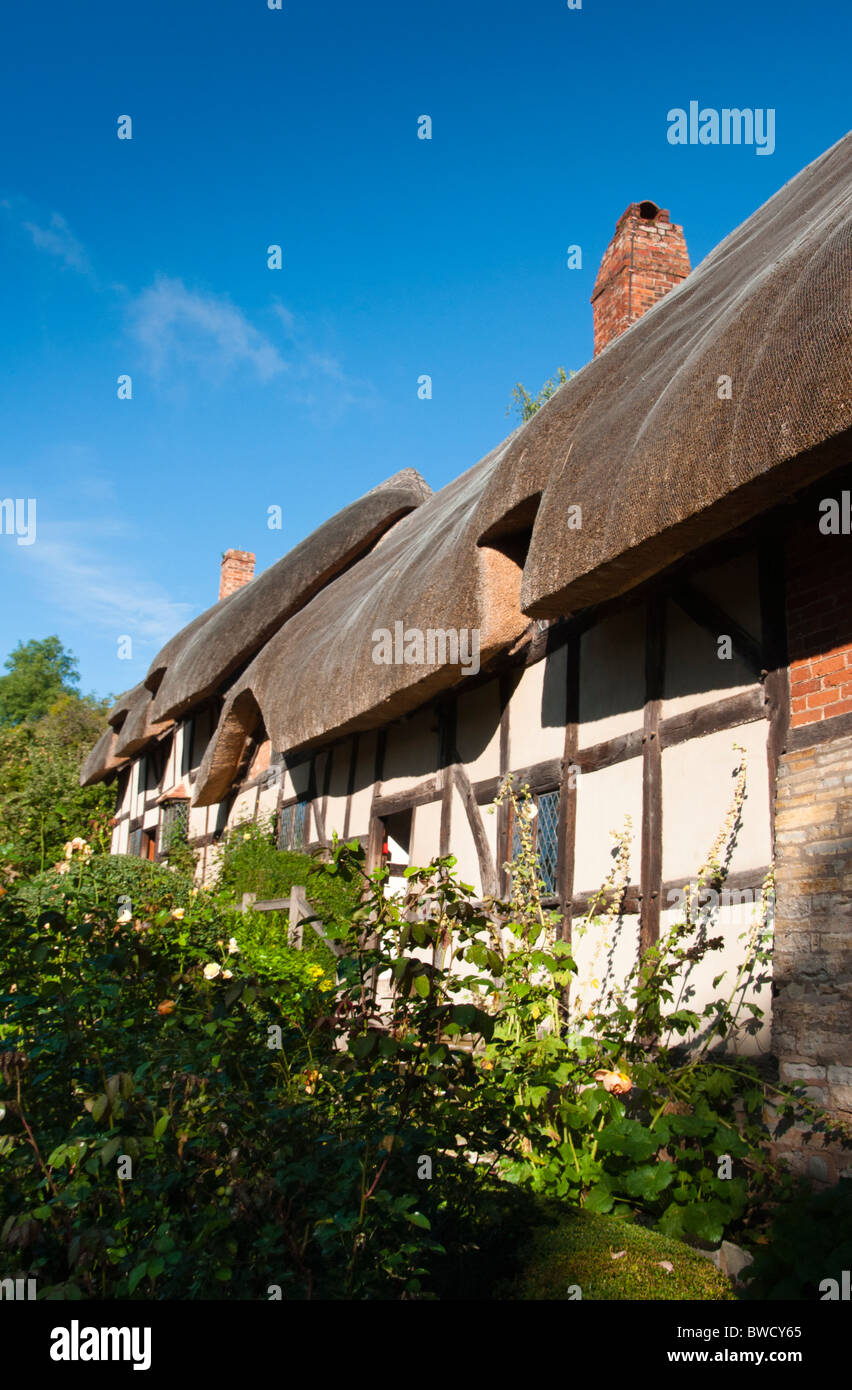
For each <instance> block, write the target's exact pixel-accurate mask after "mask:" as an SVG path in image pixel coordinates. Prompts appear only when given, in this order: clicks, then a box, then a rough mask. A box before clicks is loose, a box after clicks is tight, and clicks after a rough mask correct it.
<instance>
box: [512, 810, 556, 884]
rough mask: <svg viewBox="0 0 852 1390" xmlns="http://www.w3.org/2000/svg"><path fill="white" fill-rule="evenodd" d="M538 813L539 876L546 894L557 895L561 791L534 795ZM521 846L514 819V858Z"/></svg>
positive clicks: (535, 830)
mask: <svg viewBox="0 0 852 1390" xmlns="http://www.w3.org/2000/svg"><path fill="white" fill-rule="evenodd" d="M533 801H534V802H535V805H536V809H537V811H538V815H537V816H536V817H535V820H534V822H533V833H534V836H535V848H536V855H537V858H538V876H539V878H540V879H541V881H542V883H543V884H544V896H545V897H546V898H553V897H555V896H556V869H557V863H558V858H559V792H558V790H557V791H552V792H540V793H539V795H538V796H534V797H533ZM520 847H521V837H520V834H519V832H518V826H517V822H516V821H515V820H514V818H513V820H512V849H511V858H512V859H514V857H515V855H516V854H517V853H518V851H519V849H520Z"/></svg>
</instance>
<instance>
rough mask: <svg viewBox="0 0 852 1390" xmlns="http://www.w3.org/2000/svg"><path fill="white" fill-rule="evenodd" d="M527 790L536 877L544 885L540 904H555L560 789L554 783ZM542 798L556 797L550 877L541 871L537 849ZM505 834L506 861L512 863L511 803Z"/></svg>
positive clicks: (512, 822) (513, 814) (558, 859)
mask: <svg viewBox="0 0 852 1390" xmlns="http://www.w3.org/2000/svg"><path fill="white" fill-rule="evenodd" d="M528 790H529V793H530V796H531V797H532V799H533V803H534V804H535V808H536V816H535V822H534V831H535V837H534V844H535V851H536V865H537V868H538V876H539V880H540V881H541V883H542V884H543V885H544V891H543V892H542V902H543V903H548V904H549V903H556V902H557V901H558V898H559V868H560V854H559V816H560V811H561V806H562V788H561V787H560V786H559V784H558V783H556V784H554V785H553V786H542V787H535V788H533V787H529V788H528ZM544 796H555V797H556V816H555V823H554V831H553V835H554V841H555V843H554V847H553V871H552V874H551V875H548V874H546V873H544V872H543V871H542V863H541V850H540V848H539V829H540V826H541V806H540V804H539V803H540V800H541V798H542V797H544ZM507 833H508V845H507V853H506V860H507V862H508V863H511V862H512V859H513V858H514V850H515V808H514V806H513V805H512V803H511V802H510V803H509V817H508V827H507ZM551 881H552V888H551V886H550V885H551Z"/></svg>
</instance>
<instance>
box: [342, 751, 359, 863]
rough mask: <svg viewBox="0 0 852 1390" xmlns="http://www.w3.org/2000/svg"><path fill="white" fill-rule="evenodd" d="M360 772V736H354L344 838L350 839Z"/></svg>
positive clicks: (350, 756)
mask: <svg viewBox="0 0 852 1390" xmlns="http://www.w3.org/2000/svg"><path fill="white" fill-rule="evenodd" d="M357 772H358V735H357V734H353V736H352V742H351V744H350V745H349V776H348V778H347V780H346V811H345V814H344V817H343V838H344V840H348V839H349V825H350V822H351V820H352V794H353V792H354V791H355V778H356V775H357Z"/></svg>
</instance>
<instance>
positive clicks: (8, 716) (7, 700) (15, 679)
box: [0, 636, 79, 725]
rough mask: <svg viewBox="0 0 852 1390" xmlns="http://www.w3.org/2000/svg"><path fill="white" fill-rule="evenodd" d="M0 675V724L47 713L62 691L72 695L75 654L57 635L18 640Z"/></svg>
mask: <svg viewBox="0 0 852 1390" xmlns="http://www.w3.org/2000/svg"><path fill="white" fill-rule="evenodd" d="M4 664H5V667H6V670H7V671H8V672H9V674H8V676H0V725H10V724H12V725H14V724H22V723H23V722H24V720H36V719H41V718H43V716H44V715H46V714H47V712H48V710H49V709H50V707H51V705H54V704H55V703H56V701H57V700H58V699H59V698H60V696H62V695H76V694H77V690H76V687H77V685H78V683H79V675H78V670H77V660H76V657H74V656H73V655H72V653H71V652H67V651H66V650H65V648H64V647H63V645H62V643H61V642H60V640H59V638H58V637H56V636H54V637H45V638H43V639H42V640H41V641H38V640H37V639H33V640H32V641H30V642H26V643H24V642H19V643H18V645H17V647H16V648H15V650H14V651H13V652H12V655H11V656H10V657H8V658H7V660H6V662H5V663H4Z"/></svg>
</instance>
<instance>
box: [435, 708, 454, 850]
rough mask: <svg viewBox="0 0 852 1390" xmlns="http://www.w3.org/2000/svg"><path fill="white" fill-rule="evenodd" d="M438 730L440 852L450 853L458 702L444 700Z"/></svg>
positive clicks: (439, 710)
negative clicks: (453, 766)
mask: <svg viewBox="0 0 852 1390" xmlns="http://www.w3.org/2000/svg"><path fill="white" fill-rule="evenodd" d="M438 728H439V733H440V743H439V763H438V765H439V767H440V769H441V836H440V844H439V849H438V852H439V854H441V855H445V854H449V852H450V832H451V829H452V819H453V777H452V771H451V769H452V765H453V762H454V759H455V746H456V702H455V700H442V701H441V703H440V705H439V707H438Z"/></svg>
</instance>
